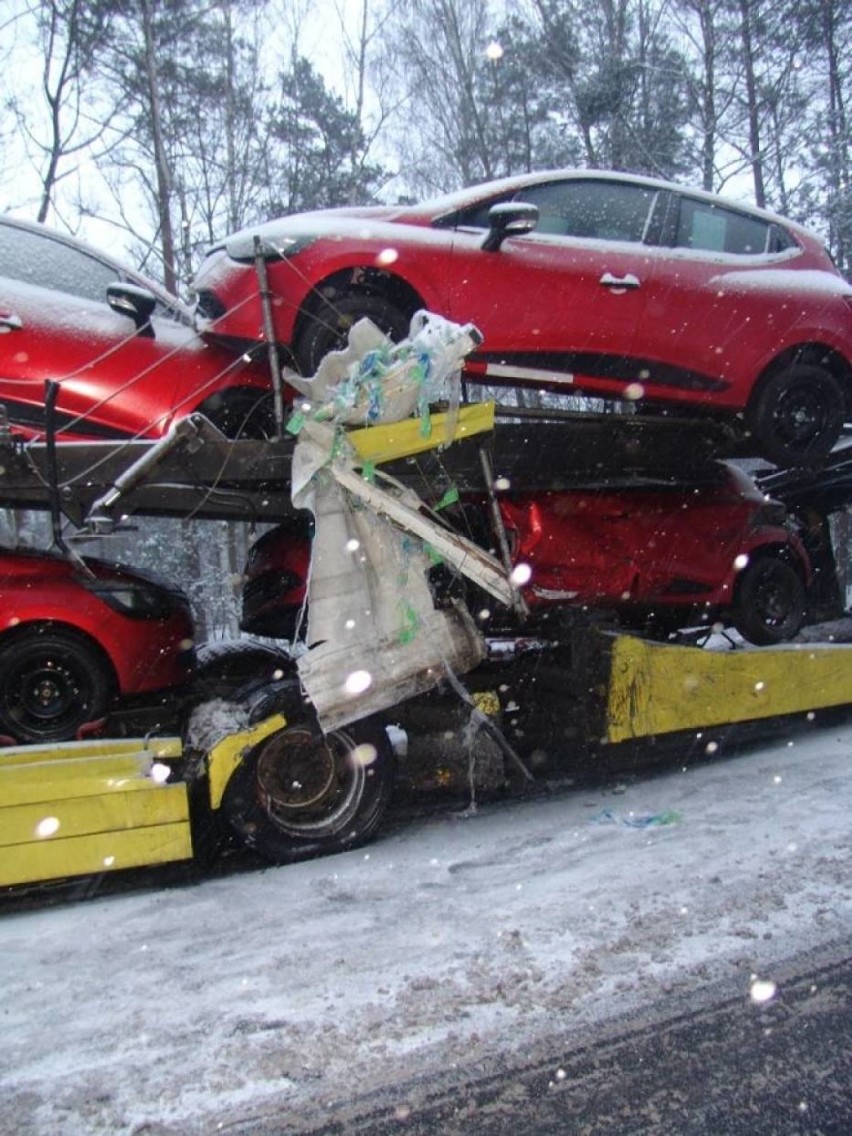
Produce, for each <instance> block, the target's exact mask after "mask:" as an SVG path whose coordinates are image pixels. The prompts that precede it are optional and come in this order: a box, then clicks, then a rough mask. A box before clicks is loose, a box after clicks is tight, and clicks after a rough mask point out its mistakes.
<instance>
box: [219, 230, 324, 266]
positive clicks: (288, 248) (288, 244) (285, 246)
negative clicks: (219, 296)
mask: <svg viewBox="0 0 852 1136" xmlns="http://www.w3.org/2000/svg"><path fill="white" fill-rule="evenodd" d="M258 236H260V247H261V251H262V252H263V259H264V260H269V261H273V260H287V259H288V257H291V256H295V255H296V254H297V253H300V252H301V251H302V249H304V248H307V247H308V245H312V244H313V243H314V241H315V240H317V234H316V233H300V234H299V235H298V236H288V235H287V234H286V233H275V234H267V233H259V234H258ZM225 251H226V252H227V254H228V256H229V257H230V258H231V260H236V261H238V262H240V263H244V264H253V263H254V256H255V253H254V234H252V233H251V232H250V231H246V232H243V233H240V234H238V235H237V236H235V237H232V238H231V240H228V241H226V242H225Z"/></svg>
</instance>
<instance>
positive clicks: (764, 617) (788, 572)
mask: <svg viewBox="0 0 852 1136" xmlns="http://www.w3.org/2000/svg"><path fill="white" fill-rule="evenodd" d="M806 607H807V597H806V594H805V585H804V582H803V580H802V577H801V576H800V575H799V573H798V572H797V571H796V569H795V568H794V567H793V566H792V564H790V563H789V562H788V561H787V560H784V559H782V558H781V557H780V556H777V555H764V556H755V557H754V558H753V559H751V560H750V561H749V563H748V564H747V565H746V567H745V568H744V569H743V570H742V572H741V573H740V575H739V577H738V578H737V587H736V597H735V602H734V609H733V612H732V623H733V625H734V627H735V628H736V629H737V631H739V633H740V635H742V637H743V638H744V639H747V640H748V642H749V643H754V644H755V645H756V646H759V647H767V646H772V645H773V644H775V643H784V642H786V641H787V640H788V639H792V638H793V636H794V635H796V634H797V632H798V631H799V629H800V628H801V626H802V624H803V623H804V621H805V611H806Z"/></svg>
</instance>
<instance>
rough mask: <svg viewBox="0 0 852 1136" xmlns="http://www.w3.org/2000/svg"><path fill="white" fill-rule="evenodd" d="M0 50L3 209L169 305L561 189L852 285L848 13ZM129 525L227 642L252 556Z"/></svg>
mask: <svg viewBox="0 0 852 1136" xmlns="http://www.w3.org/2000/svg"><path fill="white" fill-rule="evenodd" d="M0 31H2V36H0V100H2V104H3V110H4V113H3V115H2V118H0V202H2V208H4V209H7V210H10V211H12V212H14V213H15V214H17V215H19V216H24V217H28V218H31V219H37V220H41V221H46V222H47V223H49V224H51V225H53V226H56V227H57V228H61V229H63V230H65V231H69V232H72V233H76V234H78V235H81V236H83V237H85V238H86V239H88V240H90V241H91V242H92V243H94V244H100V245H101V246H102V247H108V248H110V249H111V250H113V251H114V250H115V249H116V248H118V249H123V250H125V253H126V257H125V259H127V260H128V261H129V262H131V263H134V264H135V265H136V266H137V267H140V268H141V269H142V270H143V271H145V272H147V273H148V274H149V275H151V276H154V277H156V278H158V279H160V280H162V281H163V282H164V283H165V284H166V286H167V287H169V288H170V289H172V290H173V291H175V292H177V293H179V294H182V295H184V296H186V294H187V290H188V286H189V283H190V281H191V279H192V276H193V273H194V270H195V269H196V267H197V265H198V263H199V261H200V259H201V256H202V255H203V252H204V249H205V248H206V247H207V246H208V245H209V244H210V243H211V242H212V241H213V240H214V239H216V238H219V237H221V236H222V235H224V234H225V233H226V232H228V231H232V230H234V229H237V228H241V227H242V226H244V225H247V224H251V223H253V222H256V221H258V220H264V219H268V218H270V217H273V216H276V215H281V214H284V213H289V212H295V211H298V210H304V209H311V208H321V207H328V206H335V205H345V204H367V203H371V202H379V201H382V202H397V201H399V202H404V201H410V200H416V199H418V198H421V197H423V196H425V195H428V194H431V193H436V192H444V191H449V190H452V189H455V188H458V187H460V186H465V185H471V184H474V183H476V182H479V181H484V180H488V179H490V178H494V177H500V176H503V175H506V174H513V173H521V172H525V171H528V170H535V169H546V168H553V167H559V166H581V167H599V168H607V169H617V170H629V171H633V172H638V173H644V174H650V175H653V176H656V177H663V178H669V179H672V180H676V181H679V182H682V183H684V184H688V185H693V186H699V187H703V188H705V189H708V190H712V191H716V192H722V193H727V194H728V195H730V196H732V197H735V198H739V199H741V200H750V201H752V202H754V203H756V204H758V205H762V206H766V207H768V208H771V209H774V210H776V211H778V212H781V213H783V214H785V215H787V216H789V217H792V218H794V219H796V220H799V221H802V222H804V223H806V224H808V225H809V226H811V227H812V228H814V229H815V230H816V231H817V232H819V233H820V234H821V236H822V237H823V239H824V241H825V243H826V244H827V246H828V247H829V249H830V251H831V253H832V255H833V257H834V259H835V262H836V263H837V265H838V267H839V268H840V270H841V271H842V272H844V273H845V275H846V276H847V278H850V277H852V169H850V137H849V118H848V114H849V111H848V108H849V105H850V98H852V6H850V5H849V4H848V3H846V2H845V0H502V2H497V0H4V2H3V4H2V5H0ZM5 523H6V524H7V525H9V526H11V527H12V528H13V529H15V532H14V533H13V536H14V537H15V539H19V538H23V539H26V537H27V535H28V534H27V532H26V531H24V532H23V533H22V532H21V529H20V521H19V519H9V518H6V519H5ZM33 524H35V522H33ZM140 524H144V530H143V529H140V532H139V533H138V534H136V537H135V538H134V543H133V547H134V550H135V551H134V554H133V555H134V560H135V561H136V562H137V563H138V562H139V554H140V549H142V550H143V551H144V548H145V546H146V545H147V544H148V543H150V544H151V545H152V552H153V558H154V559H155V560H156V561H157V562H158V564H159V567H160V570H161V571H166V572H167V573H169V574H171V575H173V578H178V579H182V580H183V581H184V582H185V583H186V584H187V586H188V587H189V588H190V590H191V591H192V590H193V589H194V590H195V591H196V593H197V594H196V595H195V596H194V598H195V599H196V608H197V610H198V611H199V613H203V615H204V621H205V625H204V626H203V627H202V632H203V634H206V635H211V634H212V635H217V634H220V633H221V634H231V633H233V632H234V630H235V628H236V607H235V602H234V596H235V593H236V591H237V590H238V584H239V574H240V569H241V557H242V556H243V554H244V550H245V543H246V539H247V536H246V534H245V533H242V534H240V533H238V532H237V531H236V530H235V527H234V526H226V527H224V528H223V534H222V536H223V539H222V540H221V541H211V540H210V539H209V536H210V533H209V524H208V527H206V528H205V530H204V531H205V534H206V535H205V536H199V535H198V534H197V533H196V530H195V528H194V527H193V525H192V524H191V523H189V522H187V523H185V524H184V525H183V527H182V539H181V540H180V541H179V542H175V541H174V540H173V539H172V538H171V537H168V538H164V537H163V535H162V534H161V533H160V532H159V528H160V527H162V526H163V525H165V524H166V523H165V522H154V521H145V522H140ZM199 524H200V523H199ZM25 527H26V524H25ZM2 535H6V534H2ZM178 545H180V548H178V547H177V546H178ZM214 547H215V550H216V555H217V556H218V558H219V562H218V563H217V564H215V565H210V564H209V563H207V561H206V559H205V558H206V557H209V555H210V554H211V549H212V548H214ZM181 550H182V551H181ZM116 554H117V553H116ZM175 557H178V559H179V560H180V563H178V562H177V561H176V562H175V564H174V565H171V564H170V559H174V558H175ZM143 559H144V556H143ZM211 569H213V570H214V571H215V575H216V578H217V579H218V580H219V581H220V582H221V583H220V585H219V594H217V596H216V597H213V596H211V595H210V594H209V587H208V585H207V584H202V581H209V579H210V573H211ZM198 589H202V591H199V590H198Z"/></svg>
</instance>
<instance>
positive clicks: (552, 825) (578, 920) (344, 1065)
mask: <svg viewBox="0 0 852 1136" xmlns="http://www.w3.org/2000/svg"><path fill="white" fill-rule="evenodd" d="M850 757H852V726H844V727H843V728H835V729H824V730H822V731H820V732H815V733H813V734H809V735H807V736H799V737H796V738H794V739H793V740H791V741H790V742H788V743H781V744H780V745H777V746H773V747H767V748H762V749H757V750H754V751H752V752H750V753H748V754H746V755H744V756H740V757H737V758H733V759H729V760H726V761H723V762H717V763H714V764H708V765H706V766H702V767H700V768H692V769H688V770H686V769H685V770H683V771H681V772H668V773H666V774H664V775H660V776H656V777H648V778H646V779H644V780H642V781H640V782H637V783H636V784H634V785H631V786H630V787H628V788H627V789H626V790H625V791H623V792H614V791H613V789H612V788H611V787H610V788H609V789H607V788H605V787H601V788H595V789H577V790H575V791H571V792H566V793H564V794H561V795H559V796H558V797H553V798H550V799H546V800H531V801H522V802H512V803H508V804H499V805H492V806H486V807H480V809H479V810H478V812H477V813H476V814H475V815H474V816H472V817H471V818H469V819H461V818H460V817H459V816H458V815H449V814H445V815H441V816H433V817H430V818H428V819H424V820H419V821H414V822H412V823H411V824H409V825H408V826H406V827H404V828H402V829H400V830H398V831H394V832H391V833H389V834H386V835H385V836H384V837H380V839H379V840H378V841H377V842H376V843H375V844H373V845H372V846H371V847H369V848H368V849H365V850H361V851H357V852H352V853H348V854H345V855H341V856H337V857H332V858H328V859H324V860H316V861H312V862H310V863H306V864H301V865H295V866H291V867H286V868H279V869H270V870H266V871H258V872H256V873H249V874H242V875H239V876H236V877H231V878H227V879H216V880H210V881H208V882H206V883H202V884H199V885H198V886H195V887H189V888H173V889H170V890H163V891H159V892H151V893H145V894H135V895H125V896H118V897H111V898H104V899H101V900H97V901H93V902H87V903H80V904H77V905H69V906H65V907H57V908H50V909H44V910H41V911H35V912H27V913H7V914H5V915H3V916H2V918H0V974H2V988H3V1003H2V1004H3V1016H2V1020H3V1026H4V1028H3V1031H2V1036H0V1087H2V1090H3V1091H2V1097H0V1101H2V1103H0V1133H3V1134H6V1133H8V1134H12V1133H15V1134H16V1136H17V1134H18V1133H21V1132H27V1133H29V1134H31V1136H89V1134H107V1133H109V1134H111V1136H115V1134H118V1133H136V1134H139V1136H141V1133H143V1132H144V1133H146V1134H148V1136H154V1134H161V1136H162V1134H166V1133H169V1134H172V1133H174V1134H177V1133H181V1134H182V1136H187V1134H190V1133H196V1132H197V1133H211V1132H214V1131H216V1130H217V1129H218V1128H220V1127H222V1128H224V1129H226V1130H231V1131H239V1124H238V1123H235V1124H234V1127H233V1128H230V1125H231V1122H232V1121H235V1119H236V1118H237V1117H244V1118H251V1117H258V1116H263V1115H264V1114H265V1113H267V1112H269V1111H271V1110H272V1109H273V1108H274V1109H276V1110H279V1109H280V1110H282V1113H281V1115H282V1116H286V1117H288V1118H289V1120H288V1122H287V1123H286V1124H285V1125H284V1126H283V1128H282V1130H286V1131H292V1132H298V1131H299V1127H300V1123H301V1121H303V1120H304V1119H305V1118H306V1117H307V1116H308V1115H316V1112H317V1111H318V1112H320V1113H321V1112H322V1111H323V1110H324V1109H333V1108H334V1107H336V1106H337V1105H338V1104H339V1103H340V1102H344V1101H346V1100H347V1099H348V1098H351V1097H353V1096H355V1095H361V1094H363V1093H366V1092H369V1091H371V1090H373V1089H377V1088H380V1087H386V1088H388V1089H389V1090H390V1091H391V1092H393V1086H394V1085H399V1084H402V1083H403V1082H404V1081H405V1080H407V1079H409V1078H411V1077H415V1076H417V1075H418V1074H421V1073H428V1072H430V1071H434V1070H440V1069H441V1068H447V1067H449V1066H451V1065H452V1064H454V1063H460V1064H461V1063H471V1062H476V1060H477V1059H478V1058H484V1057H485V1056H487V1055H493V1054H494V1053H495V1052H497V1051H498V1050H499V1049H501V1048H503V1049H518V1048H521V1047H523V1046H524V1045H525V1044H527V1043H530V1042H531V1041H532V1040H533V1039H535V1038H536V1037H538V1036H541V1035H542V1034H545V1033H546V1034H553V1033H555V1032H557V1031H560V1030H561V1031H564V1032H565V1034H571V1033H572V1032H574V1031H577V1030H581V1029H582V1028H583V1026H584V1025H585V1024H587V1023H590V1022H593V1021H599V1020H602V1019H605V1018H608V1017H616V1016H618V1015H621V1014H623V1013H625V1012H627V1011H629V1010H632V1009H635V1008H637V1007H638V1006H641V1005H642V1004H644V1003H647V1002H650V1001H651V1000H653V999H656V998H658V997H659V996H660V994H661V993H662V992H666V991H672V992H677V991H678V990H684V989H693V988H695V987H696V986H700V985H701V984H704V983H708V982H711V981H713V980H715V979H718V978H724V977H730V975H731V974H736V975H737V977H738V980H740V981H741V983H742V989H743V996H744V997H747V996H748V992H749V989H750V985H751V983H752V981H753V978H754V976H757V978H759V979H761V980H766V981H772V979H773V966H774V964H775V963H776V962H777V961H778V960H780V959H782V958H785V957H789V956H790V955H792V954H794V953H795V952H796V951H798V950H801V949H805V948H807V947H811V946H816V945H819V944H820V943H827V942H831V941H835V940H837V939H839V938H841V937H843V936H844V935H847V936H848V934H849V930H850V924H852V919H851V918H850V902H849V873H848V862H849V858H848V857H849V848H850V825H849V811H848V804H847V802H848V793H847V786H848V770H849V762H850ZM603 810H608V815H607V813H606V812H604V811H603ZM672 813H674V814H676V816H674V817H673V816H672V815H671V814H672ZM661 814H663V815H664V816H665V819H666V820H668V821H669V823H666V824H662V825H659V826H655V825H650V826H648V827H634V826H632V825H631V824H627V823H620V822H621V821H626V820H631V819H632V820H634V821H635V819H636V818H637V817H645V816H651V815H653V816H657V817H659V816H660V815H661ZM602 822H608V823H602ZM402 1103H404V1102H402Z"/></svg>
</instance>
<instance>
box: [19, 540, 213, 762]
mask: <svg viewBox="0 0 852 1136" xmlns="http://www.w3.org/2000/svg"><path fill="white" fill-rule="evenodd" d="M84 564H85V565H86V568H85V569H84V568H80V567H79V566H75V565H74V564H73V563H72V562H71V561H70V560H68V559H66V558H65V557H63V556H60V555H58V554H54V553H50V552H37V551H32V550H22V549H13V550H10V549H6V550H0V734H3V735H5V737H6V738H11V739H13V740H14V741H16V742H50V741H63V740H67V739H72V738H74V737H75V736H76V734H77V731H78V730H79V729H80V727H81V726H83V725H84V724H85V723H87V722H92V721H94V720H97V719H99V718H101V717H103V716H104V714H106V712H107V711H108V710H109V709H110V707H111V706H112V705H113V704H114V702H115V701H116V699H118V698H119V697H121V698H127V697H130V696H132V695H141V694H145V695H148V694H150V693H151V692H154V691H160V690H165V689H170V688H175V687H178V686H181V685H182V684H184V683H186V682H187V681H188V680H189V679H190V678H191V677H192V674H193V670H194V650H193V638H194V633H195V632H194V626H193V621H192V616H191V614H190V610H189V603H188V601H187V599H186V597H185V596H184V594H183V593H182V592H181V591H179V590H178V589H177V588H173V587H170V586H168V585H166V584H163V583H161V582H160V581H159V580H156V579H155V578H154V577H152V576H149V575H147V574H144V573H141V572H138V571H136V570H133V571H131V570H130V569H129V568H124V567H121V566H119V565H113V564H108V563H106V562H104V561H101V560H95V559H92V558H89V557H87V558H86V559H85V561H84Z"/></svg>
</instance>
